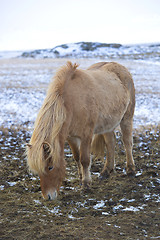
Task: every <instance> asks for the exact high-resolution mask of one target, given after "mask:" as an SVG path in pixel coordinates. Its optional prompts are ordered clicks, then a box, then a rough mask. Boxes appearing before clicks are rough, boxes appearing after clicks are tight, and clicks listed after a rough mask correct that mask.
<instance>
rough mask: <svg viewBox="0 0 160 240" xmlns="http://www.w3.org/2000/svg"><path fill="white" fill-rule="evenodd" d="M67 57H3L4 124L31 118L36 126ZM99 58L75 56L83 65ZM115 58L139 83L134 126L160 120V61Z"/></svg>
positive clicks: (0, 120)
mask: <svg viewBox="0 0 160 240" xmlns="http://www.w3.org/2000/svg"><path fill="white" fill-rule="evenodd" d="M110 60H111V59H107V61H110ZM66 61H67V59H65V58H58V59H56V58H53V59H49V58H40V59H35V58H34V59H33V58H32V59H31V58H9V59H4V58H1V59H0V126H2V125H3V126H5V127H10V126H11V125H19V124H20V125H21V124H22V125H24V126H25V125H27V124H28V122H30V124H29V126H30V127H31V128H32V127H33V123H34V121H35V118H36V115H37V112H38V110H39V108H40V107H41V105H42V102H43V100H44V98H45V94H46V90H47V87H48V84H49V82H50V81H51V78H52V76H53V75H54V73H55V71H56V69H57V68H58V67H60V66H61V65H63V64H65V63H66ZM98 61H104V59H102V58H101V59H100V58H96V59H95V58H92V59H89V58H85V59H76V60H75V59H72V62H77V63H79V64H80V67H81V68H83V69H85V68H87V67H88V66H89V65H91V64H93V63H95V62H98ZM105 61H106V59H105ZM115 61H117V62H119V63H121V64H123V65H124V66H126V67H127V68H128V69H129V70H130V72H131V73H132V75H133V79H134V82H135V87H136V110H135V116H134V127H139V126H141V125H143V126H146V125H150V124H151V125H154V124H155V125H157V124H160V64H159V63H157V62H156V61H152V62H149V61H138V60H126V59H117V60H116V59H115Z"/></svg>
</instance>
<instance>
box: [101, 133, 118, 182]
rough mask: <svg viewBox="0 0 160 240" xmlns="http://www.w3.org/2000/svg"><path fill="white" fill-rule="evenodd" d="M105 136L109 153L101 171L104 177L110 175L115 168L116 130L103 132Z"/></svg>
mask: <svg viewBox="0 0 160 240" xmlns="http://www.w3.org/2000/svg"><path fill="white" fill-rule="evenodd" d="M103 137H104V140H105V143H106V147H107V153H106V162H105V164H104V167H103V170H102V172H101V178H102V179H103V178H107V177H109V175H110V173H111V172H112V171H113V170H114V165H115V144H116V139H115V134H114V132H109V133H105V134H103Z"/></svg>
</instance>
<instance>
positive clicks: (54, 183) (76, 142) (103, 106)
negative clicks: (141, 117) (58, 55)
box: [27, 62, 135, 199]
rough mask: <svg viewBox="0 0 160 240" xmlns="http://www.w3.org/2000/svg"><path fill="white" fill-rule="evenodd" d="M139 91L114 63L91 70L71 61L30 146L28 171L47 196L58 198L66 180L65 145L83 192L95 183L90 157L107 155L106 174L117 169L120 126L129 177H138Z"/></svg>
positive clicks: (47, 102)
mask: <svg viewBox="0 0 160 240" xmlns="http://www.w3.org/2000/svg"><path fill="white" fill-rule="evenodd" d="M134 108H135V88H134V83H133V80H132V76H131V74H130V73H129V71H128V70H127V69H126V68H125V67H124V66H122V65H120V64H118V63H115V62H99V63H96V64H93V65H92V66H90V67H89V68H88V69H86V70H81V69H79V68H78V65H77V64H72V63H71V62H67V64H66V65H64V66H62V67H61V68H60V69H59V70H58V71H57V73H56V74H55V76H54V78H53V81H52V82H51V83H50V86H49V89H48V92H47V95H46V98H45V100H44V103H43V105H42V107H41V109H40V111H39V113H38V116H37V119H36V121H35V126H34V131H33V134H32V137H31V139H30V142H29V144H28V146H27V158H28V160H27V161H28V166H29V168H30V170H31V171H33V172H35V173H37V174H38V175H39V177H40V185H41V190H42V195H43V197H44V198H45V199H55V198H56V197H57V192H58V191H59V188H60V186H61V184H62V181H63V179H64V177H65V169H66V162H65V159H64V144H65V142H66V141H67V142H68V143H69V145H70V147H71V149H72V152H73V157H74V159H75V160H76V162H77V165H78V170H79V176H80V179H81V180H82V185H83V187H84V188H86V187H88V186H89V185H90V183H91V174H90V166H91V161H90V153H91V151H93V152H95V153H96V154H99V153H102V152H104V147H105V146H106V148H107V153H106V154H107V158H106V162H105V164H104V167H103V170H102V172H101V177H102V178H106V177H108V176H109V175H110V173H111V172H112V171H113V170H114V167H115V154H114V150H115V134H114V130H115V128H116V127H117V126H118V125H120V128H121V131H122V137H123V143H124V146H125V150H126V159H127V160H126V168H127V173H129V174H130V173H134V171H135V164H134V160H133V156H132V145H133V138H132V123H133V115H134Z"/></svg>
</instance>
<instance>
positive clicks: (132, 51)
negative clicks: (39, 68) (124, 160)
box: [21, 42, 160, 61]
mask: <svg viewBox="0 0 160 240" xmlns="http://www.w3.org/2000/svg"><path fill="white" fill-rule="evenodd" d="M21 57H25V58H26V57H30V58H72V57H73V58H96V57H102V58H113V59H115V58H120V59H135V60H139V59H141V60H152V61H159V60H160V44H158V43H157V44H136V45H121V44H114V43H111V44H107V43H98V42H78V43H69V44H62V45H59V46H56V47H54V48H52V49H39V50H34V51H26V52H23V53H22V55H21Z"/></svg>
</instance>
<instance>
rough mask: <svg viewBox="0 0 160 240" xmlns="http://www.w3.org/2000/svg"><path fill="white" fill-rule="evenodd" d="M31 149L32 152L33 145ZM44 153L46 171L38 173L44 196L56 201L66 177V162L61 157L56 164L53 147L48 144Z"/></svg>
mask: <svg viewBox="0 0 160 240" xmlns="http://www.w3.org/2000/svg"><path fill="white" fill-rule="evenodd" d="M29 148H30V150H31V148H32V145H30V146H29ZM42 152H43V153H42V154H43V161H44V163H45V164H44V171H41V172H38V175H39V177H40V185H41V190H42V196H43V197H44V198H45V199H46V200H54V199H56V197H57V194H58V191H59V188H60V186H61V184H62V181H63V179H64V177H65V161H64V160H63V157H62V158H61V157H60V159H58V161H57V162H54V161H53V156H52V153H51V147H50V145H49V144H48V143H46V142H45V143H43V146H42Z"/></svg>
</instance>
